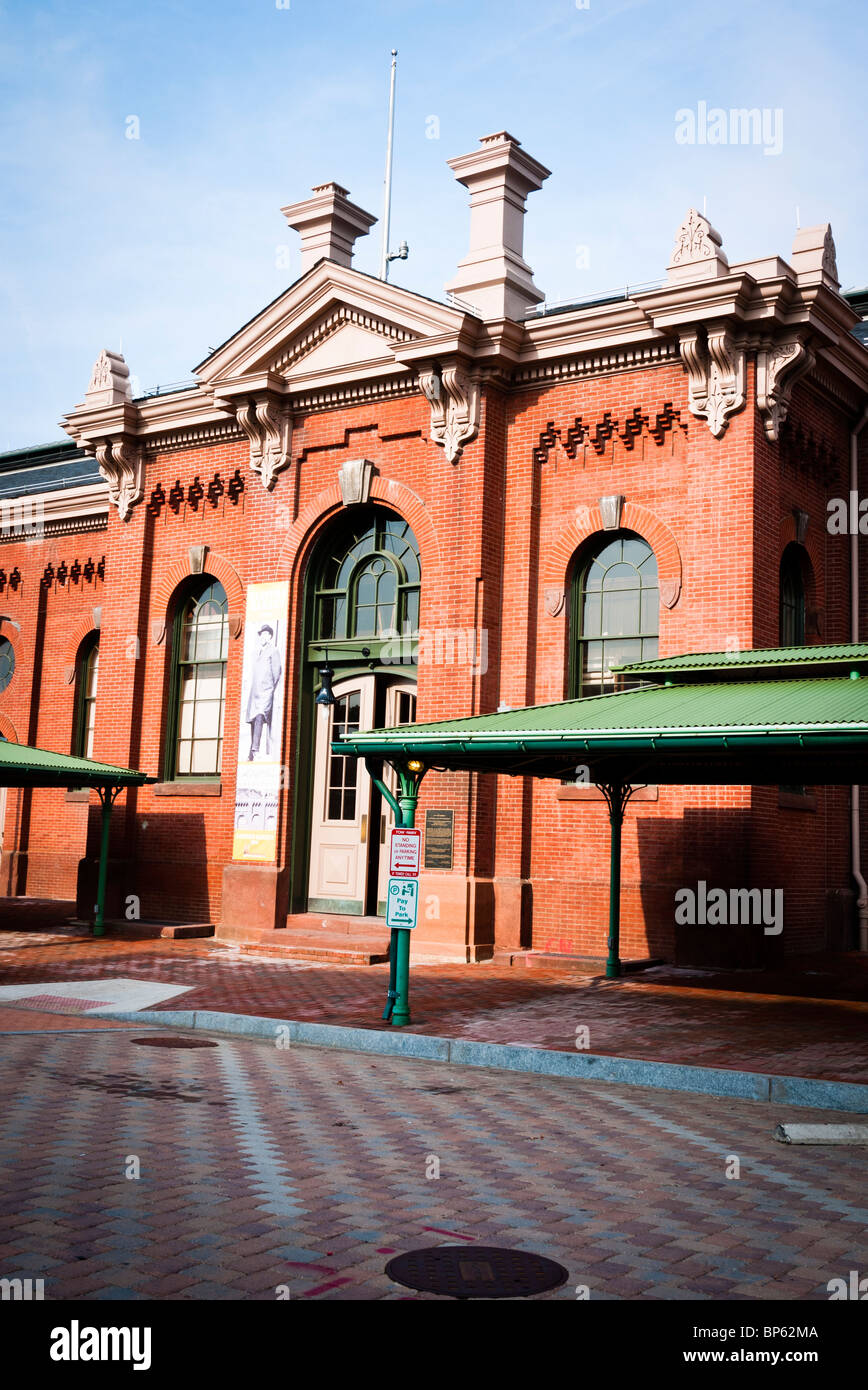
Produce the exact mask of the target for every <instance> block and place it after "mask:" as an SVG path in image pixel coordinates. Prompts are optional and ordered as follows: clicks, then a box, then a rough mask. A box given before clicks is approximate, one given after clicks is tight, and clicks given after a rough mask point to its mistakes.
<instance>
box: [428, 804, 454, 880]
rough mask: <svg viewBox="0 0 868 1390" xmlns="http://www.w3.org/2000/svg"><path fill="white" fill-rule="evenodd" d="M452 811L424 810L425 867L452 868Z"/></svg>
mask: <svg viewBox="0 0 868 1390" xmlns="http://www.w3.org/2000/svg"><path fill="white" fill-rule="evenodd" d="M454 815H455V813H454V811H426V812H425V868H426V869H451V868H452V822H453V819H454Z"/></svg>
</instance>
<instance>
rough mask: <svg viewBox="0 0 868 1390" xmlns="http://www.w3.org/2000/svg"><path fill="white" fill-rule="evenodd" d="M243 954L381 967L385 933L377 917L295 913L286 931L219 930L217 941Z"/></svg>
mask: <svg viewBox="0 0 868 1390" xmlns="http://www.w3.org/2000/svg"><path fill="white" fill-rule="evenodd" d="M218 940H219V941H222V942H223V943H224V944H226V945H227V946H233V947H235V948H237V949H238V950H240V951H242V952H244V954H248V953H249V954H256V955H263V954H264V955H277V956H283V957H286V958H292V959H293V960H310V961H323V962H329V963H331V964H334V965H381V964H382V963H383V962H384V961H388V959H389V931H388V928H387V927H386V926H385V924H384V923H383V919H382V918H381V917H336V916H322V915H320V914H318V913H310V912H305V913H298V914H294V915H293V916H290V917H288V918H287V925H286V927H279V928H278V929H277V930H272V929H268V928H262V927H249V928H244V927H234V928H232V929H231V930H226V929H225V928H221V930H220V934H219V937H218Z"/></svg>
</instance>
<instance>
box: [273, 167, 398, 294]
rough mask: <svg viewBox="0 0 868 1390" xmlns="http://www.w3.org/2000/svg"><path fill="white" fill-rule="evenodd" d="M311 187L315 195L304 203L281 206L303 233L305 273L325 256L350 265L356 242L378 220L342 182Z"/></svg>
mask: <svg viewBox="0 0 868 1390" xmlns="http://www.w3.org/2000/svg"><path fill="white" fill-rule="evenodd" d="M312 191H313V195H314V196H313V197H312V198H306V199H305V201H304V202H303V203H290V205H289V207H286V208H281V212H282V213H283V215H284V217H285V218H286V220H287V222H288V223H289V225H290V227H292V229H293V231H296V232H298V233H299V234H300V235H301V274H302V275H304V273H305V271H307V270H310V268H311V266H314V265H316V263H317V261H321V260H323V259H325V260H327V261H336V262H337V264H338V265H346V266H348V265H350V264H351V263H352V259H353V243H354V242H355V240H356V238H357V237H360V236H367V234H368V232H369V231H370V229H371V227H373V225H374V223H375V222H376V220H377V219H376V217H372V216H371V214H370V213H369V212H365V211H364V209H363V208H360V207H356V204H355V203H351V202H350V200H349V196H348V194H347V190H346V189H345V188H341V186H340V184H339V183H320V184H317V186H316V187H315V188H314V189H313V190H312Z"/></svg>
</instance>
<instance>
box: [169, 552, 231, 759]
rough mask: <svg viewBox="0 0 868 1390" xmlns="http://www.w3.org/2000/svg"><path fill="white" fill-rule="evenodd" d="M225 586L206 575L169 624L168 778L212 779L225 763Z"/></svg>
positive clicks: (191, 588) (188, 593)
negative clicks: (171, 656)
mask: <svg viewBox="0 0 868 1390" xmlns="http://www.w3.org/2000/svg"><path fill="white" fill-rule="evenodd" d="M228 607H229V605H228V601H227V598H226V590H225V589H224V588H223V585H222V584H219V583H218V582H217V580H216V579H210V578H208V577H207V576H206V577H204V578H202V579H199V580H197V581H196V582H195V583H194V584H191V585H190V586H189V587H188V588H187V589H186V590H185V591H184V592H183V594H182V596H181V599H180V601H179V603H178V607H177V610H176V613H175V620H174V623H173V634H172V638H173V645H172V655H173V666H172V684H171V698H170V709H169V714H170V718H169V723H168V745H167V751H168V754H169V756H168V758H167V762H168V764H169V766H168V768H167V776H169V777H170V778H178V777H216V776H218V775H219V773H220V769H221V766H222V761H223V715H224V707H225V703H226V662H227V659H228V655H229V621H228Z"/></svg>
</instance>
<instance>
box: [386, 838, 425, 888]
mask: <svg viewBox="0 0 868 1390" xmlns="http://www.w3.org/2000/svg"><path fill="white" fill-rule="evenodd" d="M421 843H422V832H421V831H420V830H397V829H396V830H393V831H392V839H391V843H390V846H389V877H390V878H418V876H419V864H420V862H421V857H422V856H421Z"/></svg>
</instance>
